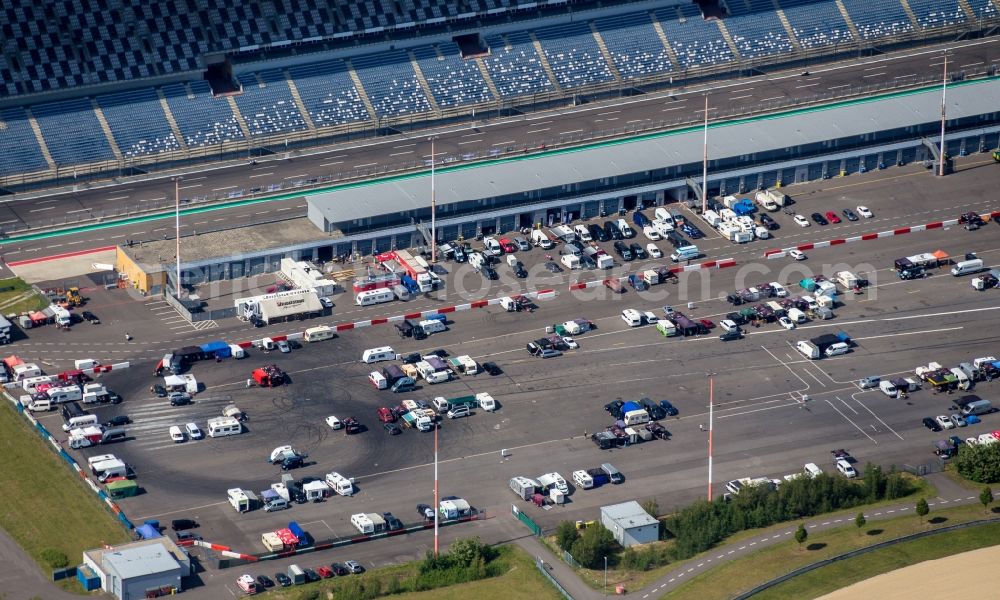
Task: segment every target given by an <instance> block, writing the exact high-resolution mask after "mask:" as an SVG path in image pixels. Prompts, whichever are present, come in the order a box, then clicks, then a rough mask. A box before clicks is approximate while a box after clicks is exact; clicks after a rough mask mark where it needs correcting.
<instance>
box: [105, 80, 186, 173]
mask: <svg viewBox="0 0 1000 600" xmlns="http://www.w3.org/2000/svg"><path fill="white" fill-rule="evenodd" d="M97 105H98V106H100V107H101V110H102V111H103V112H104V118H105V119H106V120H107V122H108V127H109V128H111V133H112V135H114V137H115V142H116V143H117V144H118V149H119V150H121V151H122V155H123V156H125V157H126V158H132V157H136V156H145V155H147V154H160V153H162V152H171V151H173V150H179V149H180V144H178V143H177V138H176V137H175V136H174V132H173V131H171V129H170V123H168V122H167V117H166V116H165V115H164V114H163V107H162V106H160V98H159V96H157V95H156V90H154V89H152V88H144V89H139V90H130V91H127V92H120V93H116V94H106V95H103V96H98V97H97Z"/></svg>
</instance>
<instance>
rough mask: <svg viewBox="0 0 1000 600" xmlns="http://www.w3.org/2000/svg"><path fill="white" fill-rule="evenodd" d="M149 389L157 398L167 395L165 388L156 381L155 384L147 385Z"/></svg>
mask: <svg viewBox="0 0 1000 600" xmlns="http://www.w3.org/2000/svg"><path fill="white" fill-rule="evenodd" d="M149 391H150V392H152V393H154V394H156V397H157V398H166V397H167V388H165V387H163V386H162V385H160V384H158V383H157V384H155V385H151V386H150V387H149Z"/></svg>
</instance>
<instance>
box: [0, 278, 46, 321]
mask: <svg viewBox="0 0 1000 600" xmlns="http://www.w3.org/2000/svg"><path fill="white" fill-rule="evenodd" d="M4 288H12V289H9V290H4V291H2V292H0V314H4V315H9V314H11V313H20V312H24V311H30V310H40V309H42V308H45V307H46V306H48V305H49V302H48V300H46V299H45V296H43V295H41V294H39V293H37V292H35V290H34V289H33V288H32V287H31V286H30V285H28V284H27V283H25V282H24V280H23V279H21V278H20V277H13V278H11V279H0V289H4Z"/></svg>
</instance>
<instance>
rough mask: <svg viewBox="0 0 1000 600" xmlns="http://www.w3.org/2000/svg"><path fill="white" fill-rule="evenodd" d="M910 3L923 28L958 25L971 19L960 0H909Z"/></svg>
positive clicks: (918, 22)
mask: <svg viewBox="0 0 1000 600" xmlns="http://www.w3.org/2000/svg"><path fill="white" fill-rule="evenodd" d="M909 3H910V9H911V10H912V11H913V16H915V17H916V18H917V24H918V25H920V27H921V28H922V29H934V28H936V27H948V26H949V25H958V24H961V23H965V22H966V21H967V20H968V19H969V17H968V16H967V15H966V14H965V11H964V10H962V7H961V5H959V3H958V0H909Z"/></svg>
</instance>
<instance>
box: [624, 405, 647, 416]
mask: <svg viewBox="0 0 1000 600" xmlns="http://www.w3.org/2000/svg"><path fill="white" fill-rule="evenodd" d="M633 410H644V409H643V408H642V407H641V406H639V403H638V402H626V403H625V404H623V405H622V414H623V415H624V414H625V413H627V412H629V411H633Z"/></svg>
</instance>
